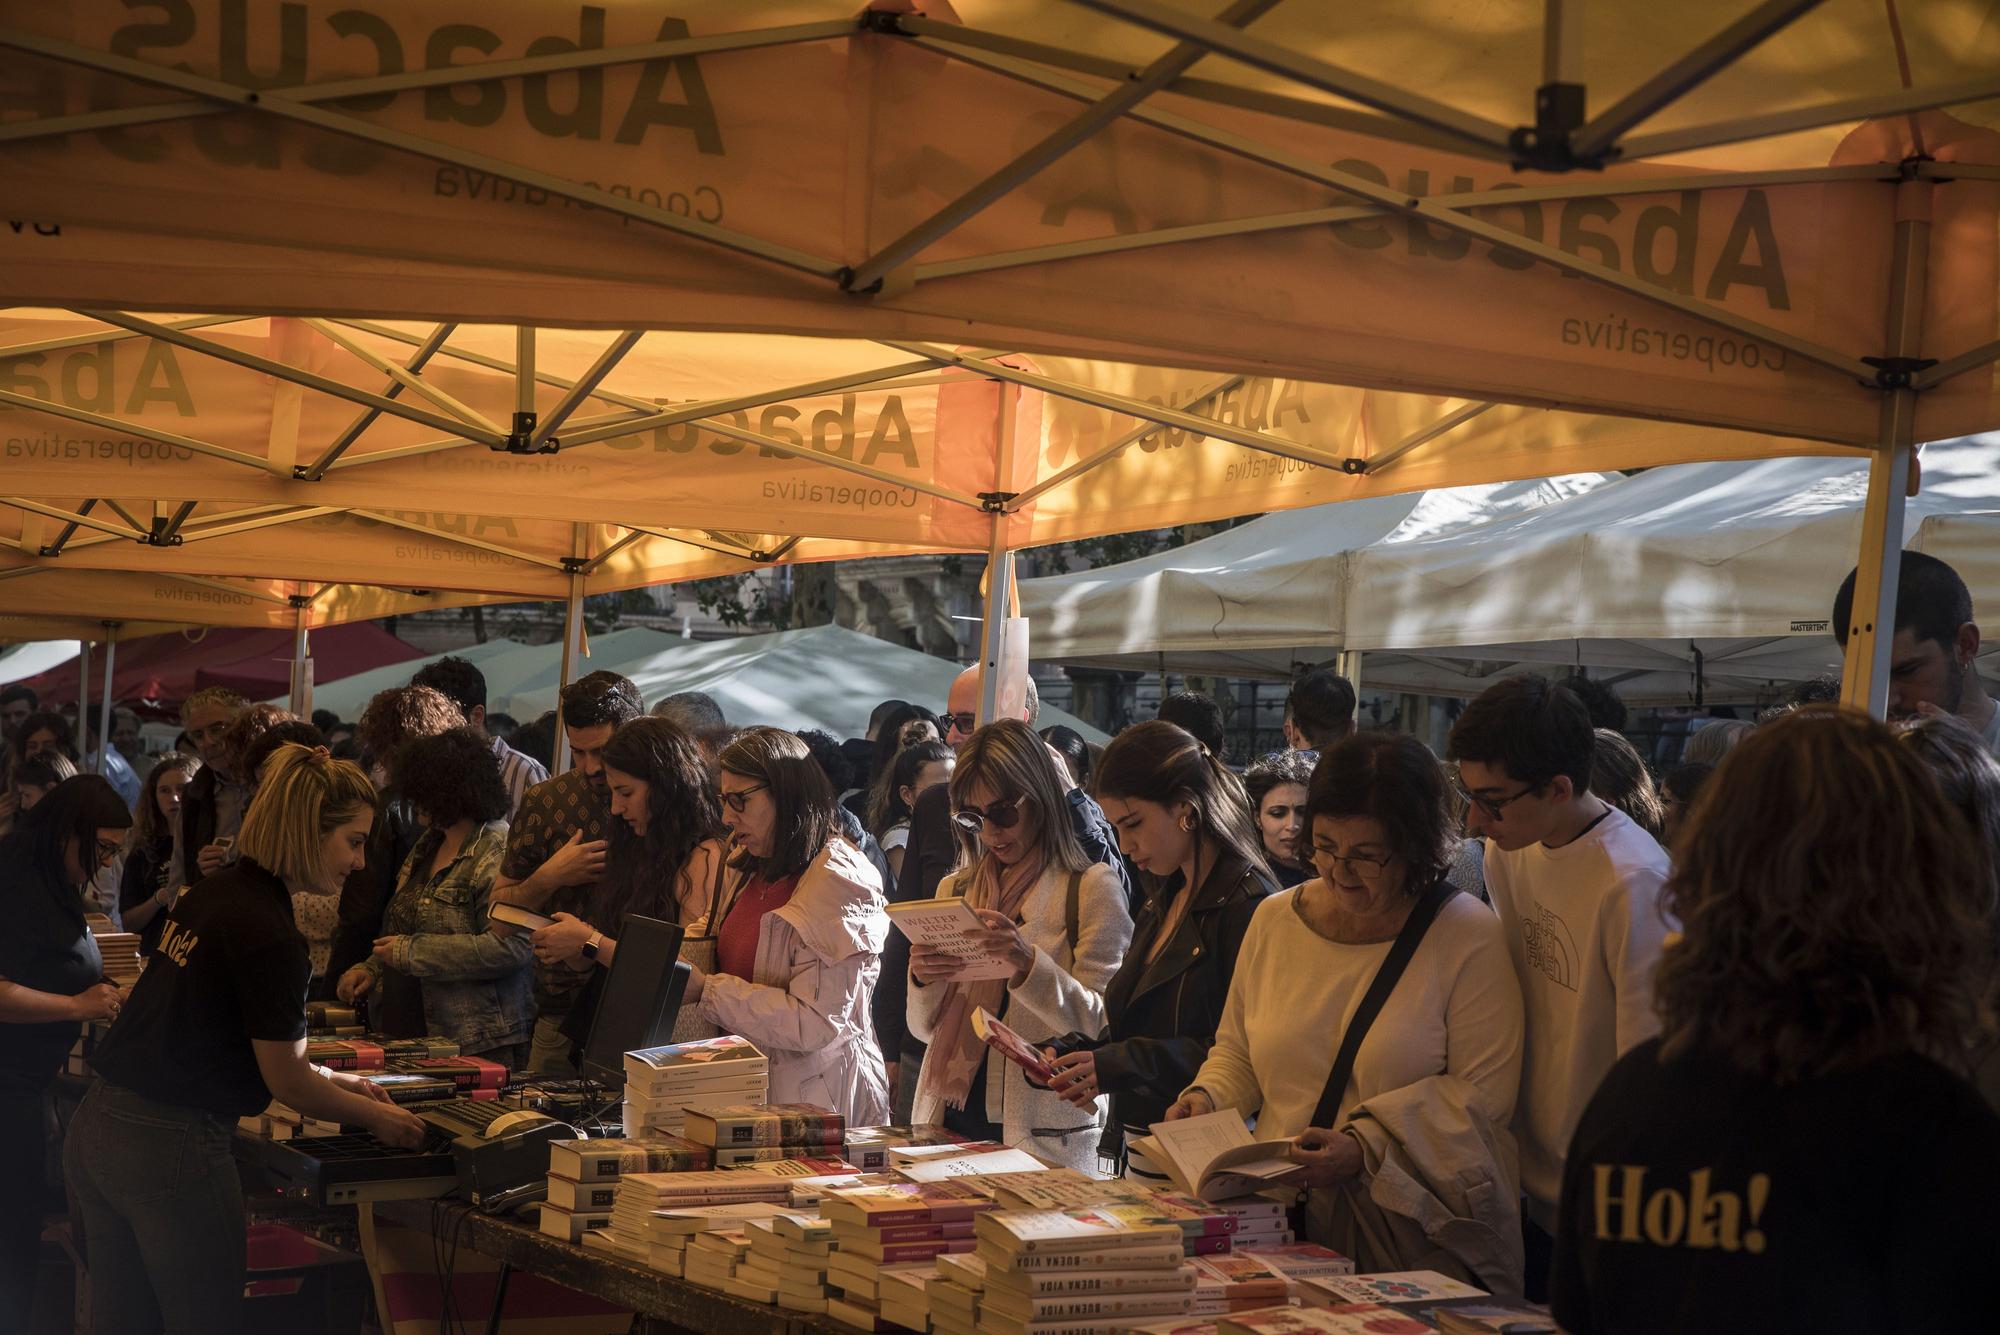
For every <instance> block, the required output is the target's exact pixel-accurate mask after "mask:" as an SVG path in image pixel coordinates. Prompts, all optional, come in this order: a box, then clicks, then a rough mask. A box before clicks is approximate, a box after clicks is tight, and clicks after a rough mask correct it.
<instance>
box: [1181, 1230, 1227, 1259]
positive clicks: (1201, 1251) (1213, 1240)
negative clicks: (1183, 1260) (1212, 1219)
mask: <svg viewBox="0 0 2000 1335" xmlns="http://www.w3.org/2000/svg"><path fill="white" fill-rule="evenodd" d="M1235 1242H1236V1240H1235V1239H1234V1238H1232V1237H1230V1236H1229V1235H1228V1234H1227V1233H1215V1234H1211V1235H1209V1236H1206V1237H1199V1238H1188V1239H1187V1240H1186V1241H1184V1242H1183V1243H1182V1244H1181V1246H1182V1247H1183V1248H1184V1249H1185V1250H1186V1252H1187V1254H1188V1255H1189V1256H1226V1255H1228V1254H1229V1252H1230V1250H1231V1249H1232V1248H1233V1247H1234V1245H1235Z"/></svg>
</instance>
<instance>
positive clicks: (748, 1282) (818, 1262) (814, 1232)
mask: <svg viewBox="0 0 2000 1335" xmlns="http://www.w3.org/2000/svg"><path fill="white" fill-rule="evenodd" d="M743 1231H744V1232H745V1233H746V1234H748V1235H749V1237H750V1253H749V1255H748V1256H746V1257H744V1258H743V1260H742V1261H741V1262H739V1263H738V1264H737V1267H736V1276H735V1278H734V1279H732V1280H731V1281H730V1283H729V1292H730V1293H732V1294H734V1295H736V1296H737V1297H739V1298H747V1299H748V1300H750V1301H751V1302H759V1303H776V1304H777V1305H778V1306H780V1307H783V1308H785V1309H786V1310H787V1311H792V1312H809V1313H813V1314H815V1315H817V1314H823V1313H824V1312H825V1311H826V1299H827V1290H826V1267H827V1258H828V1257H829V1256H830V1255H832V1253H833V1228H832V1226H831V1225H829V1224H828V1223H827V1222H826V1221H825V1220H824V1219H816V1218H814V1217H812V1216H810V1215H802V1214H781V1215H774V1216H772V1217H771V1218H769V1219H759V1220H752V1221H751V1222H749V1223H747V1224H745V1225H744V1227H743Z"/></svg>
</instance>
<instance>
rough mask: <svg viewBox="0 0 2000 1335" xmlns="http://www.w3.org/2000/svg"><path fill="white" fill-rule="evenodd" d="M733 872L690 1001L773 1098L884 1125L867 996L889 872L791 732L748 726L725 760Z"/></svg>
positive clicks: (721, 784) (851, 1121)
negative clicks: (711, 962)
mask: <svg viewBox="0 0 2000 1335" xmlns="http://www.w3.org/2000/svg"><path fill="white" fill-rule="evenodd" d="M717 767H718V769H719V770H720V774H719V776H718V779H717V795H718V796H719V797H720V799H721V802H722V824H723V828H724V829H725V830H726V832H727V841H728V846H729V849H730V852H731V862H732V866H733V867H734V869H735V870H734V874H733V875H732V876H731V877H729V878H728V880H727V882H726V885H725V888H724V890H723V892H722V899H721V904H720V906H719V907H718V908H717V910H716V921H717V922H718V924H719V926H718V927H717V928H716V929H715V937H716V949H715V955H716V967H715V971H714V972H713V973H707V974H704V973H701V972H699V971H697V972H696V973H695V975H694V976H693V977H692V978H691V979H690V980H689V981H688V989H687V1001H688V1003H689V1004H697V1003H698V1004H699V1006H700V1010H701V1016H702V1018H703V1019H705V1020H707V1021H708V1022H709V1023H710V1024H713V1025H715V1026H716V1027H717V1028H718V1029H720V1030H722V1031H723V1032H724V1033H728V1034H740V1035H741V1036H743V1037H744V1038H747V1039H749V1040H750V1041H751V1042H752V1043H755V1044H756V1045H757V1047H758V1048H759V1049H760V1050H761V1051H762V1052H763V1053H764V1055H765V1056H766V1057H767V1058H769V1059H770V1064H771V1066H770V1094H769V1099H770V1101H771V1102H772V1103H809V1104H813V1105H815V1106H817V1107H821V1108H828V1109H831V1110H832V1111H834V1112H837V1113H839V1114H840V1115H841V1116H843V1117H845V1118H846V1119H847V1122H848V1125H850V1126H869V1125H876V1124H880V1123H882V1122H885V1121H887V1120H888V1116H889V1088H888V1077H887V1072H886V1071H885V1069H884V1067H883V1065H882V1049H881V1047H880V1045H879V1044H877V1042H876V1040H875V1026H874V1024H873V1022H872V1021H871V1020H870V1018H869V1003H870V1002H871V1001H872V1000H873V998H874V995H875V984H876V982H877V981H878V980H879V978H880V976H881V972H882V945H883V942H884V941H885V940H886V939H887V938H888V935H889V915H888V912H887V911H886V908H885V905H886V902H887V901H886V900H885V899H884V898H883V895H882V877H881V873H879V872H877V871H876V870H875V868H874V866H873V865H872V864H871V863H870V862H869V861H868V859H867V858H866V857H864V856H863V855H862V853H861V850H860V849H858V848H856V847H855V846H854V845H853V844H851V843H849V842H848V841H847V840H846V839H845V838H844V837H842V835H841V833H840V831H841V828H842V826H841V820H840V812H839V801H838V797H837V795H836V794H835V792H834V791H833V785H832V784H830V783H828V782H827V778H826V771H824V770H822V769H821V768H820V767H819V764H818V763H817V762H816V761H815V760H814V759H813V757H812V752H811V751H809V750H807V749H806V744H805V743H804V742H802V741H800V740H799V739H798V738H797V737H796V736H794V735H793V734H791V733H789V732H785V731H783V730H782V729H779V728H750V729H747V730H746V731H744V732H743V733H742V734H741V735H739V736H738V737H737V738H736V740H735V741H733V742H731V743H730V744H729V745H728V746H726V747H724V748H723V750H722V754H721V755H720V756H718V757H717Z"/></svg>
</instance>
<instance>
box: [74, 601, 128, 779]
mask: <svg viewBox="0 0 2000 1335" xmlns="http://www.w3.org/2000/svg"><path fill="white" fill-rule="evenodd" d="M118 626H119V623H118V622H116V621H107V622H105V623H104V699H103V700H102V701H101V702H99V704H98V708H97V772H98V773H99V774H102V773H104V770H105V766H106V763H107V762H108V761H109V759H110V756H109V755H108V754H107V753H108V752H109V751H110V750H111V674H112V672H113V670H114V669H115V668H116V666H117V663H118ZM76 717H77V724H78V726H79V727H81V726H82V723H83V717H84V715H83V706H82V705H80V704H79V705H78V706H77V712H76ZM82 741H83V739H82V738H81V737H79V738H77V742H78V744H79V746H80V745H81V744H82Z"/></svg>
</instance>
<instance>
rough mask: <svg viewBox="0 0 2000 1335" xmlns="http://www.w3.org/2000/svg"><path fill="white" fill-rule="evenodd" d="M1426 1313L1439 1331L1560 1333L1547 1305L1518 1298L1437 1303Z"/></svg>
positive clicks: (1447, 1334)
mask: <svg viewBox="0 0 2000 1335" xmlns="http://www.w3.org/2000/svg"><path fill="white" fill-rule="evenodd" d="M1427 1315H1428V1316H1429V1317H1430V1318H1431V1320H1433V1321H1435V1322H1437V1328H1438V1335H1560V1330H1559V1328H1558V1327H1557V1325H1556V1323H1555V1318H1553V1317H1551V1316H1550V1315H1549V1309H1548V1308H1546V1307H1537V1306H1535V1305H1534V1304H1532V1303H1527V1302H1522V1301H1520V1300H1519V1299H1515V1300H1512V1301H1507V1302H1468V1303H1466V1304H1464V1305H1463V1306H1460V1307H1439V1308H1434V1309H1432V1310H1431V1311H1430V1312H1429V1313H1427Z"/></svg>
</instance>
